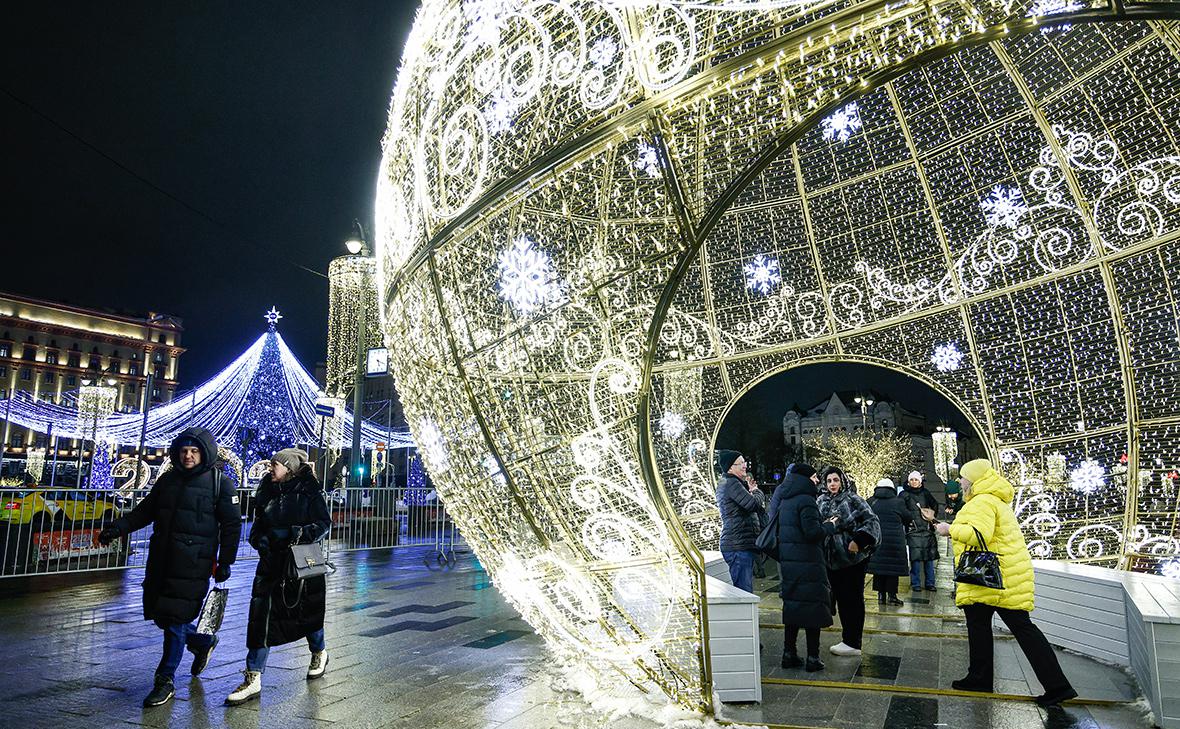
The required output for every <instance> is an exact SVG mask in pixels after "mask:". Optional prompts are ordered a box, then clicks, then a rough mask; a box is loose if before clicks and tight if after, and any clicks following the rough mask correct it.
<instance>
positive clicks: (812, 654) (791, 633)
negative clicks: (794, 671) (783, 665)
mask: <svg viewBox="0 0 1180 729" xmlns="http://www.w3.org/2000/svg"><path fill="white" fill-rule="evenodd" d="M786 619H787V616H786V615H783V621H784V625H783V653H789V654H794V655H797V654H798V652H799V650H798V647H797V646H798V643H799V626H798V625H787V624H786V623H785V621H786ZM803 632H804V633H805V634H806V635H807V657H808V658H819V628H804V629H803Z"/></svg>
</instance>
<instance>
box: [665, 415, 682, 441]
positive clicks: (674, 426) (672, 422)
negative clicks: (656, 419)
mask: <svg viewBox="0 0 1180 729" xmlns="http://www.w3.org/2000/svg"><path fill="white" fill-rule="evenodd" d="M687 427H688V424H687V423H685V422H684V416H683V415H681V414H680V413H673V412H667V413H664V414H663V415H661V416H660V432H661V433H663V434H664V436H665V437H667V438H671V439H672V440H676V439H677V438H679V437H680V436H682V435H684V429H685V428H687Z"/></svg>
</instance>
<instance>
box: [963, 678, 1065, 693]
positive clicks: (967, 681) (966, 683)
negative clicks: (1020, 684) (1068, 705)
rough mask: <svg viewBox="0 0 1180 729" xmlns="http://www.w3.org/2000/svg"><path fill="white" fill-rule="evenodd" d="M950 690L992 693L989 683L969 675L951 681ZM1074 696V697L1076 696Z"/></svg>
mask: <svg viewBox="0 0 1180 729" xmlns="http://www.w3.org/2000/svg"><path fill="white" fill-rule="evenodd" d="M951 688H953V689H954V690H956V691H978V692H979V693H983V694H990V693H993V691H992V686H991V683H990V682H984V681H982V680H980V679H977V678H973V677H972V676H970V675H967V676H964V677H963V678H960V679H958V680H956V681H951ZM1074 695H1075V696H1076V695H1077V694H1074Z"/></svg>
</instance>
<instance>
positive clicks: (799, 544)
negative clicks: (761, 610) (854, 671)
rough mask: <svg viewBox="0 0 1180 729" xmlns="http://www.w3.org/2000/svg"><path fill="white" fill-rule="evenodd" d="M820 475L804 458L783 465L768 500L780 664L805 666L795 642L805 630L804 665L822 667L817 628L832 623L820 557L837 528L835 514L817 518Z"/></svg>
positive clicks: (810, 668) (829, 591)
mask: <svg viewBox="0 0 1180 729" xmlns="http://www.w3.org/2000/svg"><path fill="white" fill-rule="evenodd" d="M818 485H819V476H818V475H816V472H815V469H814V468H812V467H811V466H808V465H807V464H806V463H796V464H794V465H792V466H791V467H790V468H789V469H787V475H786V478H785V479H784V480H783V483H782V484H781V485H780V486H779V487H778V488H777V489H775V490H774V496H773V497H771V500H770V519H772V520H776V519H777V520H778V525H777V529H778V563H779V575H780V578H781V583H780V591H781V594H782V598H783V626H784V628H783V662H782V666H783V668H798V667H800V666H803V665H804V663H803V661H801V660H799V652H798V649H797V647H796V646H797V642H798V640H799V629H800V628H803V629H804V630H805V632H806V634H807V663H806V668H807V670H808V671H821V670H823V668H824V664H823V663H822V662H821V661H820V660H819V631H820V629H821V628H826V627H828V626H829V625H831V624H832V589H831V586H830V585H829V584H828V570H827V566H826V565H825V563H824V551H823V543H824V537H826V536H827V535H829V534H835V533H836V526H835V522H836V518H835V517H833V518H832V519H831V520H829V521H827V522H821V521H820V517H819V509H818V508H817V507H816V505H815V497H816V495H817V491H816V487H817V486H818Z"/></svg>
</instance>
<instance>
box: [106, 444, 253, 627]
mask: <svg viewBox="0 0 1180 729" xmlns="http://www.w3.org/2000/svg"><path fill="white" fill-rule="evenodd" d="M182 438H193V439H195V440H196V441H197V443H198V444H199V446H200V448H201V463H200V465H198V466H197V467H196V468H194V469H192V470H191V471H186V470H184V469H183V468H181V467H180V448H179V446H178V445H177V443H178V442H179V441H180V440H181V439H182ZM168 455H169V457H170V458H171V459H172V468H171V469H169V470H168V471H166V472H165V473H164V474H163V475H161V476H160V478H159V479H157V480H156V485H155V486H153V487H152V490H151V491H150V492H149V493H148V495H147V496H145V497H144V499H143V500H142V501H140V502H139V504H137V505H136V507H135V508H134V509H132V511H131V513H130V514H128V515H127V516H124V517H122V518H120V519H117V520H116V521H115V523H114V524H113V525H112V526H114V527H115V528H116V529H118V530H119V533H120V534H121V535H122V534H130V533H131V532H134V531H137V530H139V529H142V528H143V527H145V526H147V525H148V524H149V523H150V524H153V527H152V537H151V541H150V542H149V543H148V559H147V569H146V570H145V571H144V577H143V617H144V619H145V620H154V621H156V623H158V624H160V625H171V624H175V623H188V622H191V621H192V620H193V619H195V618H196V617H197V614H198V613H200V611H201V603H202V602H203V601H204V599H205V593H206V592H208V590H209V579H210V578H211V577H212V576H213V566H214V560H215V559H216V561H217V563H218V564H224V565H230V564H233V563H234V560H235V559H237V555H238V539H239V538H241V535H242V520H241V518H242V515H241V512H240V511H239V509H238V504H237V496H236V494H235V491H234V482H233V479H231V478H230V477H229V476H228V475H227V474H225V473H222V474H221V475H220V481H221V494H220V497H219V498H218V499H217V502H216V503H214V500H213V492H214V482H213V478H214V476H213V474H214V468H215V465H214V463H215V459H216V458H217V441H216V440H214V438H213V434H212V433H210V432H209V431H207V430H205V429H204V428H189V429H187V430H185V431H184V432H183V433H181V434H180V435H179V436H177V438H176V440H174V441H173V442H172V446H171V447H170V448H169V449H168Z"/></svg>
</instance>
